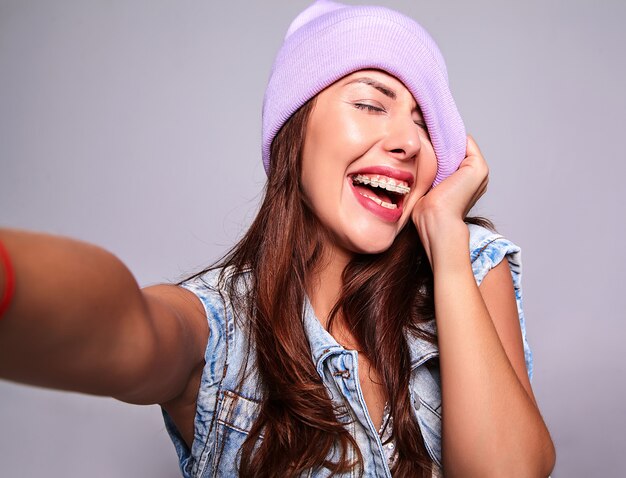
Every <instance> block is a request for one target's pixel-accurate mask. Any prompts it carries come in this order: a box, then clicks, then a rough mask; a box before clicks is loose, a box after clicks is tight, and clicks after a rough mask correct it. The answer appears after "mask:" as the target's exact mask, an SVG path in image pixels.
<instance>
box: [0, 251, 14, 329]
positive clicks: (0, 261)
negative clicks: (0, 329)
mask: <svg viewBox="0 0 626 478" xmlns="http://www.w3.org/2000/svg"><path fill="white" fill-rule="evenodd" d="M14 292H15V272H14V269H13V264H12V263H11V258H10V257H9V253H8V251H7V249H6V247H5V246H4V243H3V242H2V240H0V320H2V318H3V316H4V315H5V313H6V311H7V309H8V308H9V306H10V305H11V301H12V299H13V294H14Z"/></svg>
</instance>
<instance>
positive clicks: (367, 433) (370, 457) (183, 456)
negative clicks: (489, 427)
mask: <svg viewBox="0 0 626 478" xmlns="http://www.w3.org/2000/svg"><path fill="white" fill-rule="evenodd" d="M468 227H469V230H470V256H471V257H470V258H471V261H472V269H473V272H474V276H475V279H476V282H477V284H479V285H480V283H481V282H482V280H483V278H484V277H485V275H486V274H487V272H488V271H489V270H490V269H491V268H493V267H495V266H496V265H497V264H498V263H499V262H500V261H501V260H502V259H503V258H505V257H506V259H507V260H508V263H509V266H510V269H511V275H512V278H513V285H514V288H515V297H516V299H517V310H518V313H519V320H520V327H521V331H522V338H523V345H524V353H525V359H526V367H527V371H528V375H529V376H530V377H532V355H531V352H530V349H529V347H528V343H527V341H526V330H525V324H524V314H523V311H522V290H521V282H520V281H521V266H522V263H521V252H520V248H519V247H518V246H516V245H514V244H513V243H512V242H510V241H508V240H507V239H505V238H504V237H502V236H501V235H499V234H496V233H493V232H491V231H489V230H487V229H485V228H483V227H480V226H475V225H472V224H470V225H468ZM219 272H220V271H219V270H213V271H210V272H208V273H206V274H204V275H202V276H200V277H198V278H195V279H192V280H190V281H187V282H185V283H184V284H183V287H185V288H187V289H189V290H190V291H192V292H194V293H195V294H196V295H197V296H198V297H199V298H200V300H201V301H202V303H203V304H204V307H205V310H206V316H207V320H208V325H209V331H210V333H209V339H208V344H207V348H206V353H205V361H206V364H205V366H204V370H203V373H202V380H201V385H200V390H199V393H198V400H197V410H196V416H195V432H194V440H193V444H192V447H191V449H189V448H188V446H187V445H186V444H185V442H184V441H183V439H182V438H181V435H180V433H179V432H178V430H177V429H176V426H175V425H174V423H173V421H172V420H171V418H170V417H169V416H168V414H167V412H165V411H163V416H164V419H165V424H166V428H167V430H168V433H169V434H170V437H171V439H172V441H173V442H174V445H175V448H176V452H177V454H178V457H179V461H180V468H181V471H182V474H183V476H184V477H186V478H187V477H194V478H206V477H213V476H220V477H222V476H228V477H230V476H237V475H238V473H237V467H238V463H239V459H238V458H239V457H238V455H237V454H238V452H239V450H240V449H241V445H242V444H243V442H244V440H245V439H246V436H247V433H248V431H249V430H250V428H251V427H252V425H253V424H254V422H255V420H256V418H257V416H258V411H259V406H260V405H259V403H260V400H261V398H262V397H261V396H260V391H259V387H258V378H257V377H256V375H255V374H254V373H246V371H250V370H252V371H253V370H254V357H253V356H254V354H250V355H249V359H248V361H247V362H246V357H247V356H248V354H247V352H248V350H249V348H250V347H251V344H250V342H249V340H248V335H247V333H246V332H245V331H244V330H242V329H241V327H240V324H239V323H238V321H235V320H234V319H233V312H232V309H231V308H230V306H229V305H228V302H227V301H226V300H225V294H223V293H220V292H221V291H222V290H223V286H222V284H220V283H219ZM303 320H304V328H305V332H306V335H307V337H308V339H309V343H310V346H311V355H312V360H313V362H314V363H315V365H316V367H317V371H318V373H319V375H320V377H321V378H322V381H323V382H324V384H325V385H326V387H327V389H328V391H329V396H330V397H331V399H332V400H333V402H334V404H335V405H336V406H337V407H338V408H339V409H340V410H341V411H344V410H345V411H347V412H348V413H345V414H342V417H341V418H339V420H342V421H343V422H344V423H345V426H346V428H347V429H348V430H349V431H350V433H351V434H352V435H353V436H354V437H355V439H356V442H357V443H358V445H359V448H360V451H361V454H362V456H363V465H364V466H363V475H362V476H366V477H391V473H390V471H389V466H388V462H387V459H386V455H385V451H384V449H383V444H382V441H381V439H380V436H379V433H378V431H377V430H376V429H375V428H374V425H373V423H372V421H371V419H370V416H369V414H368V412H367V408H366V405H365V400H364V397H363V394H362V392H361V388H360V385H359V378H358V362H357V352H356V351H353V350H346V349H344V348H343V347H342V346H341V345H339V344H338V343H337V341H336V340H335V339H334V338H333V337H332V336H331V335H330V334H329V333H328V332H327V331H326V330H325V329H324V328H323V327H322V325H321V324H320V322H319V320H318V319H317V318H316V317H315V314H314V312H313V309H312V307H311V304H310V302H309V301H308V300H305V304H304V311H303ZM431 324H432V327H433V328H434V326H435V325H434V321H433V322H431ZM407 340H408V344H409V348H410V354H411V379H410V385H409V387H410V396H411V403H412V405H413V412H414V416H415V418H416V419H417V422H418V424H419V427H420V429H421V432H422V435H423V437H424V443H425V445H426V449H427V450H428V453H429V455H430V457H431V458H432V459H433V461H434V462H435V464H436V465H437V466H438V467H441V386H440V378H439V362H438V360H432V359H434V358H437V357H438V355H439V351H438V349H437V346H436V345H433V344H431V343H428V342H426V341H424V340H420V339H416V338H411V337H408V336H407ZM242 377H244V379H243V380H242ZM385 446H387V445H385ZM392 446H393V445H392ZM352 453H354V451H352ZM350 458H354V456H352V457H350ZM353 473H354V475H355V476H358V473H359V470H355V471H354V472H353ZM329 474H330V473H329V472H328V470H326V469H319V470H311V471H310V472H309V473H308V475H307V476H314V477H322V476H328V475H329Z"/></svg>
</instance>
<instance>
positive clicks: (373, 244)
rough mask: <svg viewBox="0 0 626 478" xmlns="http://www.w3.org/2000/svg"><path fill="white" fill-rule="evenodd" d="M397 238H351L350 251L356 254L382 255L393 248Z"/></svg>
mask: <svg viewBox="0 0 626 478" xmlns="http://www.w3.org/2000/svg"><path fill="white" fill-rule="evenodd" d="M395 238H396V236H395V234H394V235H393V236H391V237H372V236H369V237H359V238H351V241H350V248H349V249H350V250H351V251H352V252H353V253H355V254H380V253H381V252H385V251H386V250H387V249H389V248H390V247H391V245H392V244H393V241H394V240H395Z"/></svg>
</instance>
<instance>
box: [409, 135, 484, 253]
mask: <svg viewBox="0 0 626 478" xmlns="http://www.w3.org/2000/svg"><path fill="white" fill-rule="evenodd" d="M488 182H489V167H488V166H487V163H486V161H485V159H484V158H483V156H482V153H481V152H480V149H478V145H477V144H476V142H475V141H474V139H473V138H472V137H471V136H470V135H468V136H467V152H466V156H465V159H464V160H463V161H462V162H461V164H460V166H459V169H458V170H456V171H455V172H454V173H453V174H451V175H450V176H449V177H447V178H446V179H444V180H443V181H442V182H441V183H439V184H438V185H437V186H435V187H434V188H433V189H431V190H430V191H429V192H428V193H427V194H426V195H424V196H422V197H421V198H420V199H419V200H418V201H417V203H416V204H415V207H414V208H413V211H412V213H411V217H412V219H413V223H414V224H415V227H416V228H417V230H418V232H419V235H420V238H421V240H422V244H423V245H424V248H425V249H426V254H427V255H428V259H429V260H430V263H431V265H432V264H433V254H434V253H435V252H436V250H437V249H436V246H437V244H438V243H439V244H444V243H445V244H450V241H454V240H455V238H458V237H459V235H460V237H461V238H465V237H467V235H468V231H467V227H466V226H465V223H464V222H463V219H464V218H465V216H467V213H468V212H469V211H470V209H471V208H472V207H473V206H474V204H476V202H477V201H478V199H479V198H480V197H481V196H482V195H483V194H484V193H485V191H486V190H487V183H488ZM440 250H442V252H445V248H440Z"/></svg>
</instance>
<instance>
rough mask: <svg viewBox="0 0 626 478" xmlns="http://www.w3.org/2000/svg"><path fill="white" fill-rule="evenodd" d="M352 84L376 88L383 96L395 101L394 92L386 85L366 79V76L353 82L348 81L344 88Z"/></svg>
mask: <svg viewBox="0 0 626 478" xmlns="http://www.w3.org/2000/svg"><path fill="white" fill-rule="evenodd" d="M352 83H365V84H366V85H369V86H372V87H374V88H376V89H377V90H378V91H380V92H381V93H382V94H383V95H385V96H388V97H389V98H391V99H392V100H395V99H396V97H397V95H396V92H395V91H394V90H392V89H391V88H389V87H388V86H386V85H383V84H382V83H381V82H379V81H376V80H374V79H372V78H368V77H366V76H364V77H361V78H355V79H354V80H350V81H349V82H348V83H346V86H347V85H351V84H352Z"/></svg>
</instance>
